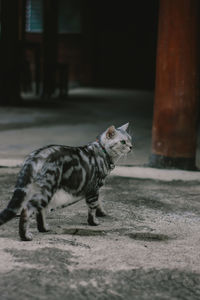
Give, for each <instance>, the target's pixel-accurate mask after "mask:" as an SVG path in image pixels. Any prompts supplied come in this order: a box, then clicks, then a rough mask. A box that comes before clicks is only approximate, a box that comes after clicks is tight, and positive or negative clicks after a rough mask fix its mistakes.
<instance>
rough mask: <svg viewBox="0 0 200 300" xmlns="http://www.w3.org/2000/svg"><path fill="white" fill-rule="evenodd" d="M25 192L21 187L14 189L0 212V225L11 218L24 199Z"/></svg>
mask: <svg viewBox="0 0 200 300" xmlns="http://www.w3.org/2000/svg"><path fill="white" fill-rule="evenodd" d="M24 197H25V192H24V191H23V189H16V190H15V191H14V193H13V196H12V198H11V200H10V202H9V203H8V206H7V207H6V208H5V209H4V210H2V211H1V212H0V226H1V225H3V224H4V223H6V222H8V221H10V220H11V219H13V218H14V217H15V216H16V215H17V212H18V210H19V209H20V207H21V206H22V203H23V201H24Z"/></svg>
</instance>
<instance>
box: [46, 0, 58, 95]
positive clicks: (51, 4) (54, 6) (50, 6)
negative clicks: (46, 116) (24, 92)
mask: <svg viewBox="0 0 200 300" xmlns="http://www.w3.org/2000/svg"><path fill="white" fill-rule="evenodd" d="M57 52H58V1H55V0H43V56H44V66H43V72H44V76H43V97H44V98H48V97H50V96H51V95H52V94H53V93H54V91H55V88H56V64H57Z"/></svg>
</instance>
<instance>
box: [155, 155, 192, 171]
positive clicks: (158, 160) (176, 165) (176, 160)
mask: <svg viewBox="0 0 200 300" xmlns="http://www.w3.org/2000/svg"><path fill="white" fill-rule="evenodd" d="M149 166H150V167H152V168H160V169H181V170H191V171H197V168H196V165H195V158H185V157H167V156H164V155H158V154H151V156H150V160H149Z"/></svg>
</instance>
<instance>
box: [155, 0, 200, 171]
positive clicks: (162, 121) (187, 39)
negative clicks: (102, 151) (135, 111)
mask: <svg viewBox="0 0 200 300" xmlns="http://www.w3.org/2000/svg"><path fill="white" fill-rule="evenodd" d="M199 4H200V1H199V0H160V11H159V32H158V49H157V68H156V91H155V103H154V119H153V130H152V155H151V158H150V165H151V166H153V167H161V168H181V169H195V152H196V140H197V117H198V100H199V99H198V98H199V76H198V69H199V59H198V58H199V47H198V44H199V43H198V40H199V9H200V5H199Z"/></svg>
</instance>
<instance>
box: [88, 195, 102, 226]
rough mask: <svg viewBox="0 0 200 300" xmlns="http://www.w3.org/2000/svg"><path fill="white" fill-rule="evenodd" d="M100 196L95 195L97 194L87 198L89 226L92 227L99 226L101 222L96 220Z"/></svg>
mask: <svg viewBox="0 0 200 300" xmlns="http://www.w3.org/2000/svg"><path fill="white" fill-rule="evenodd" d="M98 198H99V194H98V193H95V194H90V195H87V196H86V203H87V206H88V219H87V221H88V224H89V225H91V226H97V225H99V221H98V219H97V218H96V211H97V208H98V206H99V201H98Z"/></svg>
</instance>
